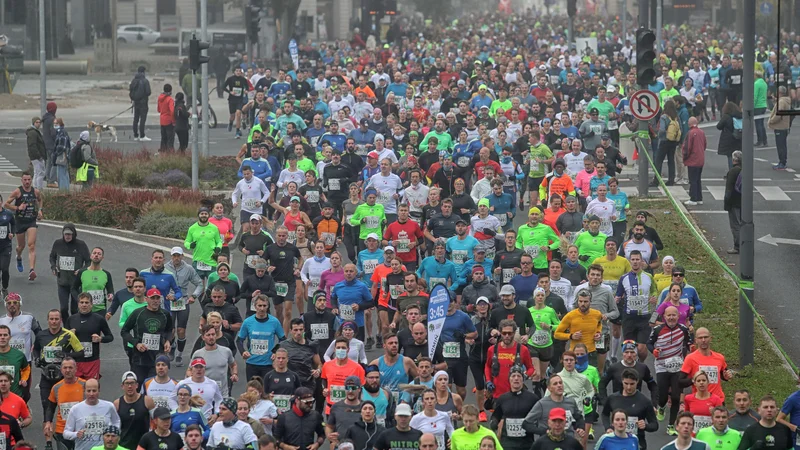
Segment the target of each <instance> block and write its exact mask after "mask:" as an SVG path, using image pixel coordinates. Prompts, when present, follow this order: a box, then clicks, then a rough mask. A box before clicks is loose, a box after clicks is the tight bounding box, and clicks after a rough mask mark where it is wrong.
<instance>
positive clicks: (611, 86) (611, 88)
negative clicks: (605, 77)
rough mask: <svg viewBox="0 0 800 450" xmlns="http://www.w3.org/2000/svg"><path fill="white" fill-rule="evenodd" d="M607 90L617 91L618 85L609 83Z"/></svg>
mask: <svg viewBox="0 0 800 450" xmlns="http://www.w3.org/2000/svg"><path fill="white" fill-rule="evenodd" d="M606 92H617V87H616V86H614V85H613V84H609V85H608V86H607V87H606Z"/></svg>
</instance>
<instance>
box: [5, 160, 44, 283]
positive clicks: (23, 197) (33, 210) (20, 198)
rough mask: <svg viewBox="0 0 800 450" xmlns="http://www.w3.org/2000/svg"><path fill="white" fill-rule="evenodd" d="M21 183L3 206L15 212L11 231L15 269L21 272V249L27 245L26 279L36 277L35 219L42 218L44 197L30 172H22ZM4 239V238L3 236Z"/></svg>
mask: <svg viewBox="0 0 800 450" xmlns="http://www.w3.org/2000/svg"><path fill="white" fill-rule="evenodd" d="M21 180H22V184H21V185H20V186H19V187H18V188H16V189H14V191H13V192H12V193H11V195H9V196H8V200H6V203H5V208H6V209H10V210H11V211H14V212H15V215H16V218H15V221H14V222H15V225H16V228H15V229H14V231H13V233H14V234H15V235H16V236H17V270H18V271H20V272H22V271H23V270H25V269H24V267H23V265H22V251H23V250H25V247H28V262H29V264H30V270H29V272H28V280H29V281H33V280H35V279H36V271H35V270H34V269H35V267H36V234H37V231H38V228H39V225H37V224H36V221H37V220H42V214H43V213H44V201H43V200H44V199H43V198H42V193H41V192H40V191H39V189H36V188H34V187H33V186H32V185H33V177H32V176H31V174H30V173H28V172H24V173H23V174H22V178H21ZM3 239H4V238H3Z"/></svg>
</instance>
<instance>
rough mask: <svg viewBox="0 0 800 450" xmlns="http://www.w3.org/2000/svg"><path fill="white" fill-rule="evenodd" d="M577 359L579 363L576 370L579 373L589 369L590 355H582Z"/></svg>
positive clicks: (576, 364)
mask: <svg viewBox="0 0 800 450" xmlns="http://www.w3.org/2000/svg"><path fill="white" fill-rule="evenodd" d="M576 359H577V361H576V362H575V369H577V370H578V372H583V371H584V370H586V369H587V368H588V367H589V355H581V356H578V357H577V358H576Z"/></svg>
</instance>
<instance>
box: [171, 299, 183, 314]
mask: <svg viewBox="0 0 800 450" xmlns="http://www.w3.org/2000/svg"><path fill="white" fill-rule="evenodd" d="M170 310H171V311H186V300H185V299H184V298H183V297H181V298H176V299H175V300H173V301H172V302H171V303H170Z"/></svg>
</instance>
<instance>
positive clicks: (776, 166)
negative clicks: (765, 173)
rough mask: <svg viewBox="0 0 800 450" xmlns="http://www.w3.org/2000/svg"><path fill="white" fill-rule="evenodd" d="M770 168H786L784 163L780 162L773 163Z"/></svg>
mask: <svg viewBox="0 0 800 450" xmlns="http://www.w3.org/2000/svg"><path fill="white" fill-rule="evenodd" d="M772 170H786V165H785V164H781V163H778V164H775V165H773V166H772Z"/></svg>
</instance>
